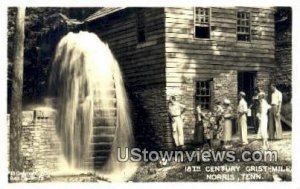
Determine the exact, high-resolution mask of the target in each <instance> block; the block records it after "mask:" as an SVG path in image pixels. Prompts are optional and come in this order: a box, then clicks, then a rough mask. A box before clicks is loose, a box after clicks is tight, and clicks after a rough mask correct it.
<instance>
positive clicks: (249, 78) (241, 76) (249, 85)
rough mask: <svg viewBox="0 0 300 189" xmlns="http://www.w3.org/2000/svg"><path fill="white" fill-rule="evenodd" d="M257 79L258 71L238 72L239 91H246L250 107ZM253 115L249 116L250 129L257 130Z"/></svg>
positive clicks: (246, 98)
mask: <svg viewBox="0 0 300 189" xmlns="http://www.w3.org/2000/svg"><path fill="white" fill-rule="evenodd" d="M255 80H256V72H238V92H240V91H244V92H245V93H246V97H245V100H246V102H247V104H248V107H249V106H250V104H252V97H253V95H254V88H255V87H256V86H255V83H256V82H255ZM253 116H255V115H251V117H248V120H247V123H248V130H250V131H255V128H256V125H254V124H256V123H255V121H253Z"/></svg>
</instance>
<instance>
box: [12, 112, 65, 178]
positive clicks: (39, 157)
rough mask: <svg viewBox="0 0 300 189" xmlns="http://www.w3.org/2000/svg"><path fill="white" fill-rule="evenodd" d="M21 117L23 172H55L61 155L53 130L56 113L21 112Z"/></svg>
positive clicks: (58, 142)
mask: <svg viewBox="0 0 300 189" xmlns="http://www.w3.org/2000/svg"><path fill="white" fill-rule="evenodd" d="M22 116H23V127H22V139H21V155H22V158H23V171H25V172H44V173H48V174H50V173H51V172H54V171H56V170H57V169H58V159H59V155H60V154H61V147H60V141H59V139H58V137H57V134H56V129H55V118H56V112H55V111H54V110H50V109H49V110H48V109H47V110H34V111H23V114H22ZM8 120H9V116H8ZM8 124H9V123H8Z"/></svg>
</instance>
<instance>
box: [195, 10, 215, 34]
mask: <svg viewBox="0 0 300 189" xmlns="http://www.w3.org/2000/svg"><path fill="white" fill-rule="evenodd" d="M197 8H203V9H208V10H209V22H208V30H209V37H208V38H200V37H196V26H201V25H199V24H197V23H196V17H197V15H196V9H197ZM193 24H194V25H193V27H194V28H193V29H194V34H193V38H194V39H196V40H211V7H194V13H193Z"/></svg>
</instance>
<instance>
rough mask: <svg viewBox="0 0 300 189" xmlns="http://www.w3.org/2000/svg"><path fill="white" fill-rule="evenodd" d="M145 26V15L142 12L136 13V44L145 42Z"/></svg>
mask: <svg viewBox="0 0 300 189" xmlns="http://www.w3.org/2000/svg"><path fill="white" fill-rule="evenodd" d="M145 33H146V25H145V15H144V12H143V11H142V10H140V11H138V12H137V41H138V43H144V42H146V34H145Z"/></svg>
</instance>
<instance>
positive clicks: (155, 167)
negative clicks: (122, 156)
mask: <svg viewBox="0 0 300 189" xmlns="http://www.w3.org/2000/svg"><path fill="white" fill-rule="evenodd" d="M291 142H292V141H291V132H285V133H284V138H283V139H282V140H275V141H269V143H270V149H269V150H276V151H277V152H278V160H277V161H276V162H253V161H252V162H226V163H223V162H219V163H217V162H214V163H203V162H195V161H194V162H183V163H178V162H168V164H167V165H166V166H161V165H160V164H159V163H144V164H143V165H142V166H141V167H140V168H139V169H138V171H137V172H136V174H135V175H134V176H133V177H132V179H131V181H133V182H197V181H203V182H215V181H290V180H291V171H288V170H290V169H291V152H292V151H291ZM228 150H236V151H237V152H242V151H244V150H249V151H255V150H261V141H260V140H257V139H256V135H250V136H249V144H248V145H246V146H242V145H240V144H239V140H238V136H235V137H234V138H233V145H232V147H231V148H229V149H228ZM211 166H214V167H219V166H226V167H232V166H233V167H234V166H237V167H239V168H240V169H239V171H232V172H228V171H218V172H213V173H211V172H207V170H205V169H206V168H207V167H208V168H210V167H211ZM253 166H255V168H258V169H259V168H261V167H263V166H268V167H270V169H271V168H274V169H276V168H278V167H279V169H280V167H283V168H284V169H285V170H283V171H282V170H278V171H276V170H275V171H274V170H273V171H270V169H268V171H262V170H258V171H251V172H249V170H248V168H249V167H253ZM187 168H192V171H191V170H189V171H187V170H188V169H187ZM195 168H196V170H195ZM198 169H199V170H200V169H201V171H199V170H198Z"/></svg>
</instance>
